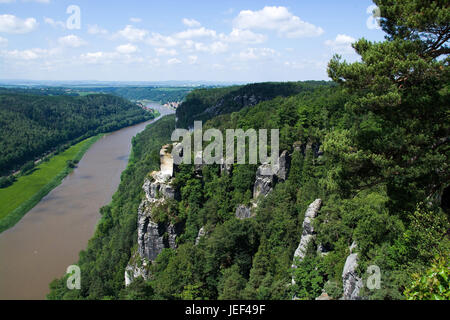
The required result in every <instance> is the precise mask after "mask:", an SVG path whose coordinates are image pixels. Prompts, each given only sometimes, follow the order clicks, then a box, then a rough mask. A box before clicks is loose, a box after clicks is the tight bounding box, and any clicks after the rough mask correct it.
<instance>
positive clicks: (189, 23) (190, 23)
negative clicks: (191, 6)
mask: <svg viewBox="0 0 450 320" xmlns="http://www.w3.org/2000/svg"><path fill="white" fill-rule="evenodd" d="M183 24H184V25H185V26H187V27H189V28H196V27H200V26H201V23H200V22H198V21H197V20H195V19H187V18H184V19H183Z"/></svg>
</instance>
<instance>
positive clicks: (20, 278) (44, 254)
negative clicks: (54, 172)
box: [0, 104, 174, 300]
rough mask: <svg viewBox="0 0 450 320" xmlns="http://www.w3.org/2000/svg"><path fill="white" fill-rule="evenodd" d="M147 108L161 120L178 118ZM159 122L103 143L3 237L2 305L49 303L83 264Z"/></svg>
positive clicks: (109, 137) (166, 111)
mask: <svg viewBox="0 0 450 320" xmlns="http://www.w3.org/2000/svg"><path fill="white" fill-rule="evenodd" d="M147 105H148V106H149V107H152V108H155V109H157V110H158V111H160V112H161V117H162V116H164V115H168V114H171V113H174V112H173V111H171V110H169V109H167V108H165V107H163V106H161V105H158V104H147ZM158 119H159V118H158ZM158 119H155V120H153V121H149V122H145V123H141V124H138V125H135V126H132V127H128V128H124V129H122V130H119V131H116V132H114V133H111V134H108V135H106V136H105V137H103V138H102V139H100V140H99V141H98V142H96V143H95V144H94V145H93V146H92V147H91V148H90V149H89V150H88V151H87V152H86V154H85V155H84V157H83V159H82V160H81V161H80V163H79V164H78V167H77V168H76V169H75V170H74V171H73V172H72V173H71V174H70V175H68V176H67V177H66V178H65V179H64V181H63V182H62V184H61V185H60V186H58V187H57V188H55V189H54V190H52V191H51V192H50V193H49V194H48V195H47V196H46V197H45V198H43V199H42V200H41V202H40V203H39V204H38V205H37V206H35V207H34V208H33V209H32V210H31V211H29V212H28V213H27V214H26V215H25V216H24V217H23V218H22V220H21V221H20V222H19V223H18V224H17V225H16V226H15V227H14V228H12V229H9V230H7V231H5V232H3V233H2V234H0V300H22V299H25V300H41V299H45V296H46V295H47V294H48V293H49V283H50V282H51V281H52V280H54V279H55V278H59V277H61V276H63V275H64V274H65V272H66V269H67V267H68V266H69V265H72V264H74V263H76V261H78V254H79V252H80V251H81V250H84V249H85V248H86V247H87V243H88V240H89V239H90V238H92V236H93V235H94V231H95V228H96V225H97V222H98V220H99V218H100V214H99V209H100V208H101V207H102V206H104V205H106V204H108V203H109V202H110V201H111V199H112V196H113V194H114V193H115V192H116V190H117V188H118V186H119V183H120V175H121V173H122V172H123V171H124V170H125V168H126V166H127V164H128V159H129V155H130V151H131V140H132V138H133V137H134V136H136V134H138V133H139V132H141V131H142V130H144V129H145V127H146V126H147V125H148V124H150V123H152V122H155V121H157V120H158Z"/></svg>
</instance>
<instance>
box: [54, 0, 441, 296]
mask: <svg viewBox="0 0 450 320" xmlns="http://www.w3.org/2000/svg"><path fill="white" fill-rule="evenodd" d="M374 2H375V4H377V5H378V6H379V8H380V9H381V15H382V20H381V21H382V27H383V30H384V31H385V32H386V34H387V36H386V41H383V42H378V43H373V42H369V41H367V40H364V39H361V40H359V41H358V42H356V43H355V44H354V48H355V50H356V51H357V53H358V54H359V55H360V56H361V61H360V62H356V63H352V64H349V63H346V62H345V61H342V60H341V59H340V57H339V56H336V57H335V58H333V60H332V61H330V63H329V68H328V72H329V75H330V78H331V79H332V80H333V81H334V82H335V83H336V84H337V86H330V85H320V86H316V87H314V88H311V89H310V90H299V91H296V92H293V93H292V94H286V92H285V91H284V90H281V91H280V92H277V90H278V89H280V86H273V84H266V85H265V88H271V89H270V90H273V91H272V92H271V93H270V95H268V96H270V97H271V98H273V99H267V101H263V102H261V103H258V104H257V105H247V106H245V105H241V106H240V107H241V109H240V110H231V111H230V110H228V109H227V108H225V109H222V111H219V113H218V114H216V115H215V117H212V118H211V119H209V121H207V122H206V123H205V124H204V127H205V128H208V127H215V128H220V129H222V130H224V129H228V128H242V129H244V130H245V129H249V128H253V129H259V128H265V129H270V128H279V129H280V139H281V148H282V150H287V151H289V152H290V153H291V154H292V162H291V170H290V172H289V176H288V179H287V181H286V182H283V183H278V184H277V185H276V186H275V188H274V190H273V191H272V192H271V193H270V194H269V195H268V196H267V197H266V198H265V199H263V201H262V202H261V203H260V204H259V206H258V209H257V212H256V216H255V217H254V218H252V219H247V220H238V219H236V217H235V209H236V207H237V205H239V204H246V203H248V202H249V201H250V197H251V191H252V188H253V184H254V181H255V172H256V166H250V165H235V166H233V170H232V172H231V173H230V174H229V175H228V174H221V173H220V168H219V167H218V166H204V167H203V169H202V173H201V175H199V174H198V173H197V172H195V170H196V169H195V167H194V166H191V165H182V166H180V167H179V168H178V169H177V172H176V174H175V182H174V186H175V188H176V190H177V191H178V193H179V195H180V198H179V199H177V201H169V202H168V203H167V204H166V205H165V206H163V207H161V208H160V210H159V212H158V216H159V219H160V221H169V220H173V221H176V222H177V223H181V224H182V225H183V226H184V227H183V231H182V233H181V235H180V236H179V237H177V245H178V248H177V249H176V250H172V249H165V250H164V251H163V252H162V253H161V254H160V255H159V256H158V258H157V261H156V262H155V263H154V264H152V265H151V267H150V275H151V276H150V278H149V280H148V281H144V280H143V279H140V280H136V281H135V282H133V283H132V284H131V285H130V286H129V287H127V288H125V285H124V271H125V267H126V265H127V263H128V261H129V259H130V257H131V255H132V252H134V250H135V246H136V242H137V232H136V225H137V208H138V205H139V203H140V201H141V199H142V197H143V192H142V190H141V187H142V184H143V181H144V178H145V176H146V174H148V173H149V172H150V171H151V170H154V169H156V168H157V167H158V165H159V158H158V155H159V154H158V151H159V149H160V147H161V145H163V144H165V143H166V142H168V141H169V138H170V133H171V129H172V128H173V127H174V126H175V123H174V117H173V116H171V117H167V118H164V120H162V121H161V122H159V123H157V124H156V125H154V126H151V127H149V128H148V129H147V130H146V131H144V132H143V133H142V134H141V135H139V136H138V137H137V138H136V139H135V140H134V142H133V146H134V157H133V161H132V163H131V165H130V167H129V168H128V169H127V171H126V172H125V173H124V175H123V178H122V183H121V185H120V187H119V191H118V192H117V194H116V195H115V197H114V200H113V202H112V203H111V204H110V205H109V206H107V207H105V208H103V209H102V211H101V212H102V219H101V222H100V224H99V226H98V229H97V232H96V235H95V237H94V239H93V240H91V242H90V244H89V246H88V248H87V250H86V251H83V252H82V253H81V254H80V261H79V266H80V267H81V271H82V275H83V280H82V289H81V291H68V290H67V289H66V287H65V279H60V280H55V281H54V282H53V283H52V285H51V289H52V290H51V293H50V295H49V296H48V298H50V299H292V297H294V296H295V297H296V298H298V299H314V298H316V297H318V296H319V295H320V294H321V293H322V290H324V289H325V290H326V291H327V293H328V294H329V295H330V296H331V297H332V298H335V299H337V298H339V297H340V296H341V295H342V269H343V267H344V263H345V260H346V258H347V256H348V255H349V252H350V251H349V247H350V245H351V244H352V243H353V242H356V243H357V251H358V255H359V257H360V261H359V270H358V273H359V274H360V276H361V277H362V278H363V279H364V281H365V280H367V274H366V273H365V271H366V269H367V266H369V265H377V266H379V267H380V269H381V271H382V285H381V289H379V290H368V289H367V288H364V289H363V290H362V292H361V295H362V297H364V298H366V299H405V298H407V299H447V300H448V299H450V287H449V276H450V271H449V270H450V264H449V263H450V262H449V253H450V240H449V234H450V224H449V214H450V206H449V186H450V177H449V170H448V164H449V156H450V150H449V141H450V139H449V129H450V128H449V126H450V121H449V116H450V113H449V108H448V107H449V105H450V103H449V102H450V101H449V89H450V87H449V86H450V79H449V76H450V75H449V66H448V63H449V57H448V54H449V53H450V52H449V48H448V40H449V37H450V35H449V25H448V21H450V9H449V8H448V5H446V1H433V2H432V5H431V4H430V2H424V1H418V0H408V1H396V0H375V1H374ZM305 85H306V86H309V84H305ZM294 86H295V87H300V88H301V87H302V85H301V84H297V85H294ZM263 87H264V86H263ZM236 90H238V91H239V93H236ZM246 90H248V92H247V93H248V94H247V96H250V95H251V94H252V93H253V92H254V91H253V90H254V86H247V87H246V86H244V87H239V88H226V89H210V90H198V91H194V92H193V93H192V94H190V96H188V97H187V99H186V104H185V105H184V108H187V107H186V106H187V105H189V104H191V105H193V104H192V101H201V104H199V105H197V107H198V109H195V112H194V113H193V114H196V115H199V114H202V113H203V112H204V111H205V110H207V109H208V108H210V107H214V106H215V104H216V103H217V101H218V100H220V99H222V98H223V97H225V96H227V97H229V98H227V99H231V100H233V97H235V98H236V97H242V94H246ZM233 92H235V93H236V95H233ZM194 99H195V100H194ZM237 100H238V98H237ZM194 105H196V104H194ZM184 108H181V109H180V110H179V112H180V113H179V114H178V115H177V116H178V117H179V119H183V120H181V121H182V125H183V126H189V125H190V123H191V121H192V120H193V119H190V118H189V116H188V115H187V111H186V110H184ZM227 111H229V112H227ZM230 112H232V113H230ZM203 120H205V119H203ZM150 137H151V139H149V138H150ZM295 146H300V147H299V148H296V147H295ZM318 151H320V152H318ZM317 198H321V199H322V200H323V203H324V205H323V207H322V209H321V211H320V214H319V216H318V218H317V220H316V222H315V231H316V232H317V242H318V243H321V244H322V245H323V246H325V247H326V248H327V250H328V252H329V253H328V254H327V255H325V256H322V255H320V254H318V253H317V251H316V250H315V248H313V247H311V248H310V249H311V250H310V251H309V252H308V254H307V256H306V258H305V259H304V260H303V261H302V262H301V263H300V264H299V265H298V268H297V269H295V270H293V269H292V268H291V265H292V259H293V254H294V250H295V248H296V247H297V245H298V243H299V240H300V236H301V233H302V227H301V224H302V222H303V219H304V214H305V210H306V208H307V207H308V205H309V204H310V203H311V202H313V201H314V200H315V199H317ZM201 227H205V230H206V231H207V235H206V236H205V237H203V238H202V239H201V240H200V242H199V243H198V245H195V240H196V237H197V234H198V231H199V229H200V228H201ZM292 277H294V279H295V282H296V284H295V285H289V284H290V283H291V278H292Z"/></svg>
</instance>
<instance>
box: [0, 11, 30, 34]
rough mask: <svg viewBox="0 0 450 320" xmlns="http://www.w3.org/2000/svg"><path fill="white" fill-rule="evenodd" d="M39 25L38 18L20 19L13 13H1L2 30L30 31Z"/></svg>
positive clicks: (10, 31) (17, 32)
mask: <svg viewBox="0 0 450 320" xmlns="http://www.w3.org/2000/svg"><path fill="white" fill-rule="evenodd" d="M37 26H38V23H37V21H36V19H34V18H27V19H20V18H17V17H16V16H13V15H11V14H3V15H0V32H5V33H16V34H20V33H28V32H31V31H33V30H35V29H36V28H37Z"/></svg>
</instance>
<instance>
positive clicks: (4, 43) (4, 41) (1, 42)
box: [0, 37, 8, 47]
mask: <svg viewBox="0 0 450 320" xmlns="http://www.w3.org/2000/svg"><path fill="white" fill-rule="evenodd" d="M7 45H8V39H5V38H2V37H0V47H6V46H7Z"/></svg>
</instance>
